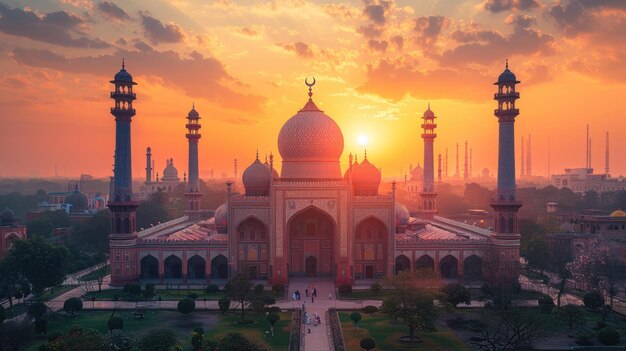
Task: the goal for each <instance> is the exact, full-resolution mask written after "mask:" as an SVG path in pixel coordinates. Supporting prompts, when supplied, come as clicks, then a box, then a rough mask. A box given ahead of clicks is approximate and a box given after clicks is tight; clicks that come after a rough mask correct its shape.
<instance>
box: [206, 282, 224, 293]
mask: <svg viewBox="0 0 626 351" xmlns="http://www.w3.org/2000/svg"><path fill="white" fill-rule="evenodd" d="M219 291H220V287H219V286H218V285H217V284H209V285H207V286H206V288H204V292H205V293H207V294H214V293H216V292H219Z"/></svg>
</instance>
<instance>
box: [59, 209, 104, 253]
mask: <svg viewBox="0 0 626 351" xmlns="http://www.w3.org/2000/svg"><path fill="white" fill-rule="evenodd" d="M109 234H111V211H109V209H104V210H101V211H98V212H96V214H95V215H93V216H92V217H89V218H88V219H86V220H85V221H83V222H79V223H77V224H76V225H75V226H74V228H73V230H72V231H71V232H70V235H69V244H70V245H71V246H74V247H80V248H82V249H85V250H87V251H90V252H102V253H108V252H109Z"/></svg>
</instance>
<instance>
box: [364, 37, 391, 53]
mask: <svg viewBox="0 0 626 351" xmlns="http://www.w3.org/2000/svg"><path fill="white" fill-rule="evenodd" d="M367 46H369V48H370V49H372V50H374V51H380V52H385V51H387V46H389V43H388V42H387V41H386V40H381V41H378V40H374V39H370V40H368V41H367Z"/></svg>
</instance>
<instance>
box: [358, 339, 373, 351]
mask: <svg viewBox="0 0 626 351" xmlns="http://www.w3.org/2000/svg"><path fill="white" fill-rule="evenodd" d="M359 345H361V348H362V349H365V350H368V351H369V350H371V349H373V348H376V341H375V340H374V339H372V338H365V339H361V342H360V344H359Z"/></svg>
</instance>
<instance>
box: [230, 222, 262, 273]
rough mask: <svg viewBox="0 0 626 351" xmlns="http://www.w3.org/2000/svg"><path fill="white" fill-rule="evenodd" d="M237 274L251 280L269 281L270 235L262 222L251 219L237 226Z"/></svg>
mask: <svg viewBox="0 0 626 351" xmlns="http://www.w3.org/2000/svg"><path fill="white" fill-rule="evenodd" d="M236 233H237V272H238V274H243V275H245V276H246V277H248V278H249V279H267V275H268V252H269V248H268V246H269V244H268V240H269V235H268V231H267V227H266V226H265V224H263V222H261V221H260V220H258V219H256V218H254V217H250V218H248V219H246V220H244V221H243V222H241V223H240V224H239V225H238V226H237V231H236Z"/></svg>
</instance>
